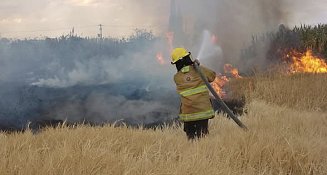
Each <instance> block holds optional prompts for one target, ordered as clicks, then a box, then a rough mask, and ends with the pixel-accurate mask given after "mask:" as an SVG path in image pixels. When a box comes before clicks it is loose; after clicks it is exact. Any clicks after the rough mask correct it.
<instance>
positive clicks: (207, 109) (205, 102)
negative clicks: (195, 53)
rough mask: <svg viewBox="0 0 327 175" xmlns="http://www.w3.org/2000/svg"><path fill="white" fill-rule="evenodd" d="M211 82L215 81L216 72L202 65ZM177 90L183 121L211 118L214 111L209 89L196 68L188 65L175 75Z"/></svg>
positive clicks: (180, 115) (180, 117) (180, 116)
mask: <svg viewBox="0 0 327 175" xmlns="http://www.w3.org/2000/svg"><path fill="white" fill-rule="evenodd" d="M200 68H201V70H202V72H203V73H204V74H205V76H206V77H207V79H208V81H209V82H213V81H214V80H215V78H216V73H215V72H214V71H212V70H210V69H208V68H206V67H203V66H200ZM174 81H175V83H176V89H177V92H178V93H179V94H180V96H181V107H180V114H179V119H180V120H181V121H183V122H190V121H198V120H204V119H211V118H213V117H214V111H213V109H212V106H211V102H210V97H209V90H208V89H207V87H206V85H205V83H204V82H203V80H202V79H201V77H200V75H199V74H198V73H197V72H196V70H195V68H194V67H193V66H192V65H191V66H186V67H184V68H182V69H181V70H180V71H178V72H177V73H176V74H175V76H174Z"/></svg>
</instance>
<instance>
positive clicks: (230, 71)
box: [211, 64, 242, 98]
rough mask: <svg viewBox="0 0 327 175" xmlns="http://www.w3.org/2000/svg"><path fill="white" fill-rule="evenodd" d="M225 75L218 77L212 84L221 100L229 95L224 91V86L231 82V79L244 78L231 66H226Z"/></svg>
mask: <svg viewBox="0 0 327 175" xmlns="http://www.w3.org/2000/svg"><path fill="white" fill-rule="evenodd" d="M224 74H225V75H222V74H219V75H217V77H216V79H215V80H214V81H213V82H212V83H211V85H212V87H213V88H214V89H215V91H216V92H217V94H218V95H219V96H220V97H221V98H225V97H226V95H227V94H226V92H225V91H224V86H225V85H226V84H227V83H228V82H229V81H230V79H232V78H242V77H241V76H240V75H239V74H238V70H237V69H236V68H234V67H233V66H232V65H231V64H225V65H224Z"/></svg>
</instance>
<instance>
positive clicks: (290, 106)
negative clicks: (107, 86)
mask: <svg viewBox="0 0 327 175" xmlns="http://www.w3.org/2000/svg"><path fill="white" fill-rule="evenodd" d="M326 85H327V75H326V74H325V75H296V76H288V77H285V76H274V77H264V76H262V77H256V78H252V79H242V80H237V81H235V82H232V83H231V88H235V87H243V88H242V90H241V91H240V90H239V91H237V93H238V94H240V95H241V94H243V95H245V96H246V100H247V107H246V110H247V113H246V114H245V115H244V116H243V117H242V118H241V120H242V121H244V123H245V124H246V125H247V126H248V128H249V131H248V132H244V131H242V130H241V129H239V128H238V127H237V126H236V124H234V123H233V122H232V120H229V119H227V118H226V117H224V116H223V115H217V116H216V118H215V119H213V120H211V121H210V135H209V136H208V137H206V138H204V139H201V140H199V141H195V142H190V141H187V139H186V136H185V134H184V133H183V131H182V129H181V128H178V127H175V128H174V127H170V128H168V127H167V128H165V129H163V130H143V129H130V128H126V127H119V128H118V127H112V126H106V127H88V126H79V127H77V128H67V127H62V128H60V127H59V128H56V129H53V128H51V129H50V128H49V129H46V130H45V131H43V132H40V133H38V134H33V133H32V132H29V131H27V132H25V133H15V134H5V133H1V134H0V148H1V149H0V174H1V175H7V174H21V175H25V174H26V175H32V174H33V175H34V174H36V175H37V174H40V175H41V174H42V175H45V174H50V175H51V174H60V175H72V174H76V175H79V174H118V175H119V174H124V175H138V174H145V175H168V174H174V175H190V174H194V175H195V174H203V175H211V174H224V175H227V174H251V175H252V174H294V175H298V174H321V175H323V174H327V108H326V103H327V102H326V101H327V99H326V98H327V90H326Z"/></svg>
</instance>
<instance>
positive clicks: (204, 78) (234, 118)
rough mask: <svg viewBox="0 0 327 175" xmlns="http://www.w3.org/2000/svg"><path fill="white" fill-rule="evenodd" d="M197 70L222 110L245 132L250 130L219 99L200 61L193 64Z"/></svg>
mask: <svg viewBox="0 0 327 175" xmlns="http://www.w3.org/2000/svg"><path fill="white" fill-rule="evenodd" d="M193 66H194V68H195V70H196V71H197V72H198V74H199V75H200V77H201V79H202V80H203V81H204V83H205V85H206V86H207V88H208V89H209V91H210V92H211V93H212V95H213V96H214V97H215V99H216V100H217V101H218V103H219V104H220V106H221V107H222V109H223V110H224V111H225V112H226V113H227V115H228V116H229V117H230V118H232V119H233V120H234V121H235V123H236V124H237V125H238V126H239V127H241V128H242V129H244V130H246V131H247V130H248V128H247V127H246V126H245V125H244V124H243V123H242V122H241V121H240V120H239V119H238V118H237V116H235V114H234V113H233V111H232V110H231V109H229V107H228V106H227V105H226V104H225V102H224V101H223V100H222V99H221V98H220V97H219V95H218V94H217V92H216V91H215V90H214V89H213V87H212V86H211V84H210V83H209V81H208V79H207V77H206V76H204V74H203V72H202V70H201V69H200V67H199V63H198V61H195V62H194V64H193Z"/></svg>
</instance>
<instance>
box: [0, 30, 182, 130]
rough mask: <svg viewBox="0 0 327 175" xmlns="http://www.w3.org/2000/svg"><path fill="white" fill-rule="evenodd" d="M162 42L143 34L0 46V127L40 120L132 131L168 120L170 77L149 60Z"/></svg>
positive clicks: (173, 103) (166, 68)
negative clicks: (120, 124) (117, 124)
mask: <svg viewBox="0 0 327 175" xmlns="http://www.w3.org/2000/svg"><path fill="white" fill-rule="evenodd" d="M162 43H165V42H162V41H161V39H160V38H155V37H154V36H153V35H152V34H151V33H148V32H145V31H138V32H136V34H135V35H134V36H132V37H130V38H128V39H123V40H117V39H102V40H101V39H100V40H99V39H83V38H79V37H74V36H71V37H62V38H57V39H46V40H16V41H10V40H6V39H2V40H0V45H1V47H0V62H1V64H0V75H1V77H0V82H1V86H0V95H1V97H2V98H1V100H0V111H1V112H0V122H1V123H2V124H1V125H5V126H2V127H12V128H23V127H25V125H26V124H27V123H28V122H29V121H32V122H33V121H42V120H67V122H72V123H73V122H88V123H94V124H102V123H106V122H111V123H112V122H124V123H127V124H132V125H139V124H151V123H156V122H162V121H167V120H171V119H173V118H175V117H176V116H177V113H178V108H177V107H178V99H177V95H176V93H175V89H174V86H173V81H172V75H173V73H174V70H173V69H172V67H171V66H170V65H168V64H165V65H161V64H159V62H158V61H157V60H156V58H155V55H156V52H157V51H158V50H159V49H161V48H165V46H164V45H162ZM1 125H0V126H1Z"/></svg>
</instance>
